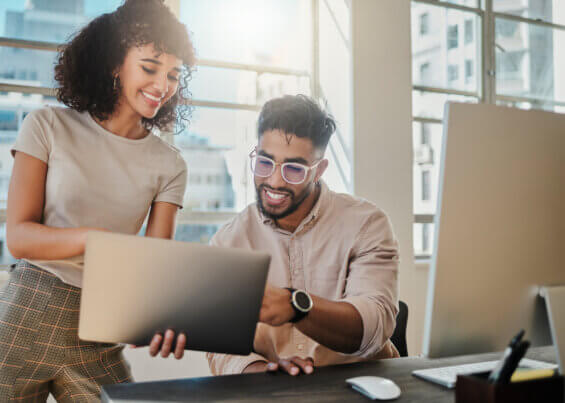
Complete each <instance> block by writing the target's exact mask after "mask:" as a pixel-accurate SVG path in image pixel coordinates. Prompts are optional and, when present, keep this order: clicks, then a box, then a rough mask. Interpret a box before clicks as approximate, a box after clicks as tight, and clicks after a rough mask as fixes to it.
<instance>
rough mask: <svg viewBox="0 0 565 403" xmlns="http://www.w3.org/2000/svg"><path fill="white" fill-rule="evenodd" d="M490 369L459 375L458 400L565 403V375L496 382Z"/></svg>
mask: <svg viewBox="0 0 565 403" xmlns="http://www.w3.org/2000/svg"><path fill="white" fill-rule="evenodd" d="M488 376H489V372H481V373H477V374H472V375H459V376H457V384H456V385H455V403H476V402H484V403H510V402H512V403H539V402H544V403H563V385H564V384H563V376H561V375H555V376H552V377H548V378H541V379H533V380H531V381H522V382H512V383H507V384H496V383H490V382H488V380H487V379H488Z"/></svg>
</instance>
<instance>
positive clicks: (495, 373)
mask: <svg viewBox="0 0 565 403" xmlns="http://www.w3.org/2000/svg"><path fill="white" fill-rule="evenodd" d="M524 333H526V331H525V330H524V329H521V330H520V331H519V332H518V333H517V334H516V335H515V336H514V337H512V340H510V343H508V347H506V350H504V354H502V358H501V359H500V361H499V362H498V363H497V364H496V366H495V367H494V368H493V370H492V371H491V373H490V374H489V376H488V381H489V382H492V383H494V382H496V381H497V380H498V377H499V376H500V370H501V369H502V366H503V365H504V363H505V361H506V359H507V358H508V356H509V355H510V353H512V350H513V349H514V348H516V346H517V345H518V343H520V341H521V340H522V337H524Z"/></svg>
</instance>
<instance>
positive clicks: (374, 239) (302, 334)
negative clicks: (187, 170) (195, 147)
mask: <svg viewBox="0 0 565 403" xmlns="http://www.w3.org/2000/svg"><path fill="white" fill-rule="evenodd" d="M335 128H336V125H335V122H334V120H333V119H332V117H331V116H329V115H328V114H327V113H325V112H324V111H323V110H322V109H321V108H320V107H319V106H318V104H317V103H316V102H315V101H313V100H312V99H310V98H308V97H306V96H303V95H298V96H284V97H282V98H277V99H273V100H271V101H269V102H267V103H266V104H265V105H264V107H263V109H262V110H261V113H260V116H259V121H258V144H257V147H256V148H255V149H254V150H253V151H252V153H251V154H250V158H251V167H252V170H253V174H254V177H255V189H256V191H257V202H256V203H254V204H251V205H250V206H248V207H247V208H246V209H245V210H244V211H243V212H241V213H240V214H238V215H237V216H236V217H235V218H234V219H233V220H232V221H231V222H229V223H228V224H226V225H225V226H224V227H222V228H221V229H220V230H219V231H218V232H217V233H216V235H215V236H214V237H213V239H212V241H211V243H212V244H213V245H216V246H223V247H237V248H246V249H251V250H258V251H263V252H267V253H269V254H270V255H271V257H272V258H271V265H270V270H269V276H268V285H267V288H266V290H265V296H264V298H263V304H262V307H261V312H260V318H259V320H260V322H261V323H259V324H258V327H257V331H256V335H255V342H254V351H255V353H253V354H251V355H249V356H236V355H226V354H215V353H214V354H212V353H208V354H207V358H208V361H209V364H210V369H211V371H212V373H213V374H215V375H221V374H233V373H251V372H262V371H277V370H282V371H285V372H287V373H289V374H291V375H298V374H299V373H301V372H302V373H305V374H310V373H312V372H313V370H314V367H315V366H324V365H330V364H339V363H347V362H355V361H363V360H373V359H380V358H391V357H398V352H397V350H396V348H395V347H394V346H393V344H392V343H391V342H390V340H389V338H390V336H391V335H392V333H393V331H394V328H395V323H396V320H395V319H396V314H397V311H398V308H397V305H398V297H397V277H398V252H397V242H396V239H395V237H394V234H393V231H392V228H391V224H390V222H389V220H388V218H387V216H386V215H385V213H384V212H383V211H381V210H380V209H378V208H377V207H376V206H374V205H373V204H372V203H370V202H368V201H366V200H362V199H359V198H356V197H353V196H350V195H347V194H339V193H335V192H333V191H331V190H330V189H329V188H328V187H327V185H326V184H325V183H324V182H323V181H321V177H322V175H323V173H324V172H325V170H326V168H327V167H328V160H327V159H325V158H324V152H325V150H326V147H327V145H328V142H329V140H330V136H331V135H332V134H333V132H334V131H335ZM367 174H369V173H367ZM170 333H171V332H168V334H166V335H165V338H164V341H163V345H162V346H161V341H162V338H159V337H156V338H155V339H154V341H153V343H152V344H151V346H150V353H151V354H152V355H155V354H157V352H158V351H159V348H161V353H162V355H164V356H166V355H168V354H169V352H170V351H171V346H172V341H173V340H172V339H173V336H171V334H170ZM188 337H190V335H188ZM226 337H229V335H226ZM184 340H185V339H184V335H183V338H182V339H181V338H180V337H179V340H177V346H176V347H177V348H176V349H175V350H176V351H177V352H179V353H180V352H181V351H182V348H184V344H183V343H184ZM178 355H179V354H176V355H175V356H177V358H178ZM180 355H182V353H181V354H180Z"/></svg>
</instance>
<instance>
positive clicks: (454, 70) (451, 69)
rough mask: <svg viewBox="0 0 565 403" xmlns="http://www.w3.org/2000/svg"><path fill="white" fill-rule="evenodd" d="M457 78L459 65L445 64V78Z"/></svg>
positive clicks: (452, 79) (451, 79)
mask: <svg viewBox="0 0 565 403" xmlns="http://www.w3.org/2000/svg"><path fill="white" fill-rule="evenodd" d="M458 78H459V66H458V65H456V64H450V65H449V66H447V79H448V80H449V81H455V80H457V79H458Z"/></svg>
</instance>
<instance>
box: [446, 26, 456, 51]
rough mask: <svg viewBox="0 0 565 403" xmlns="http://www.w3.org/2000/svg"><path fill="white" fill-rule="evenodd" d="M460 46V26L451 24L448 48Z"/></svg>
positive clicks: (448, 29) (448, 34) (448, 30)
mask: <svg viewBox="0 0 565 403" xmlns="http://www.w3.org/2000/svg"><path fill="white" fill-rule="evenodd" d="M458 46H459V26H457V25H450V26H449V27H448V28H447V49H455V48H457V47H458Z"/></svg>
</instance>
